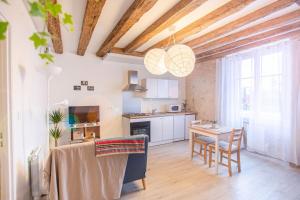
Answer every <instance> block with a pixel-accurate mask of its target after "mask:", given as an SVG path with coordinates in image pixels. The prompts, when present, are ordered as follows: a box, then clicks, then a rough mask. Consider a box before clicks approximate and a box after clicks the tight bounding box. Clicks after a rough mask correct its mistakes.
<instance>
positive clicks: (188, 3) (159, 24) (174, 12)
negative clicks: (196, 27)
mask: <svg viewBox="0 0 300 200" xmlns="http://www.w3.org/2000/svg"><path fill="white" fill-rule="evenodd" d="M206 1H207V0H181V1H179V2H178V3H177V4H176V5H175V6H173V7H172V8H171V9H170V10H168V12H166V13H165V14H164V15H163V16H161V17H160V18H159V19H158V20H156V21H155V22H154V23H153V24H151V25H150V26H149V27H148V28H147V29H146V30H144V31H143V32H142V33H141V34H140V35H139V36H138V37H136V38H135V39H134V40H133V41H132V42H130V43H129V44H128V45H127V46H126V47H125V49H124V51H125V52H131V51H134V50H135V49H137V48H138V47H140V46H141V45H143V44H144V43H146V42H147V41H148V40H149V39H151V38H152V37H154V36H155V35H157V34H158V33H160V32H161V31H163V30H165V29H166V28H169V27H170V26H171V25H172V24H174V23H175V22H177V21H178V20H179V19H181V18H182V17H184V16H186V15H187V14H189V13H190V12H192V11H193V10H195V9H196V8H198V7H199V6H201V5H202V4H203V3H204V2H206Z"/></svg>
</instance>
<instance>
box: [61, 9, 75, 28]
mask: <svg viewBox="0 0 300 200" xmlns="http://www.w3.org/2000/svg"><path fill="white" fill-rule="evenodd" d="M63 24H64V25H69V31H70V32H73V31H74V26H73V25H74V21H73V16H72V15H70V14H69V13H64V17H63Z"/></svg>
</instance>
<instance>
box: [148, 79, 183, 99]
mask: <svg viewBox="0 0 300 200" xmlns="http://www.w3.org/2000/svg"><path fill="white" fill-rule="evenodd" d="M142 86H144V87H145V88H147V91H146V92H145V95H144V98H149V99H177V98H178V97H179V82H178V80H167V79H153V78H147V79H143V80H142Z"/></svg>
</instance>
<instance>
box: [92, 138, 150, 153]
mask: <svg viewBox="0 0 300 200" xmlns="http://www.w3.org/2000/svg"><path fill="white" fill-rule="evenodd" d="M95 152H96V156H97V157H101V156H108V155H119V154H143V153H145V138H144V137H135V136H132V137H122V138H113V139H105V140H102V139H96V140H95Z"/></svg>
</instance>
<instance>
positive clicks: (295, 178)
mask: <svg viewBox="0 0 300 200" xmlns="http://www.w3.org/2000/svg"><path fill="white" fill-rule="evenodd" d="M146 180H147V189H146V190H145V191H144V190H142V189H141V188H142V183H141V181H137V182H134V183H128V184H126V185H125V186H124V188H123V191H122V197H121V199H122V200H126V199H130V200H135V199H138V200H145V199H146V200H152V199H153V200H157V199H166V200H168V199H178V200H190V199H197V200H201V199H205V200H217V199H218V200H277V199H278V200H279V199H280V200H290V199H291V200H300V169H296V168H291V167H289V165H288V164H287V163H285V162H281V161H278V160H275V159H270V158H266V157H264V156H260V155H257V154H253V153H249V152H247V151H243V153H242V172H241V173H240V174H238V173H237V169H236V167H235V165H234V167H233V176H232V177H231V178H230V177H228V176H227V169H226V168H225V167H223V166H221V170H220V175H219V176H216V175H215V174H214V169H213V168H211V169H209V168H208V166H207V165H204V164H203V162H202V160H200V159H199V158H198V157H197V156H196V157H195V158H194V160H193V161H191V160H190V159H189V152H188V142H177V143H173V144H168V145H161V146H157V147H152V148H150V152H149V158H148V172H147V179H146Z"/></svg>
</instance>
